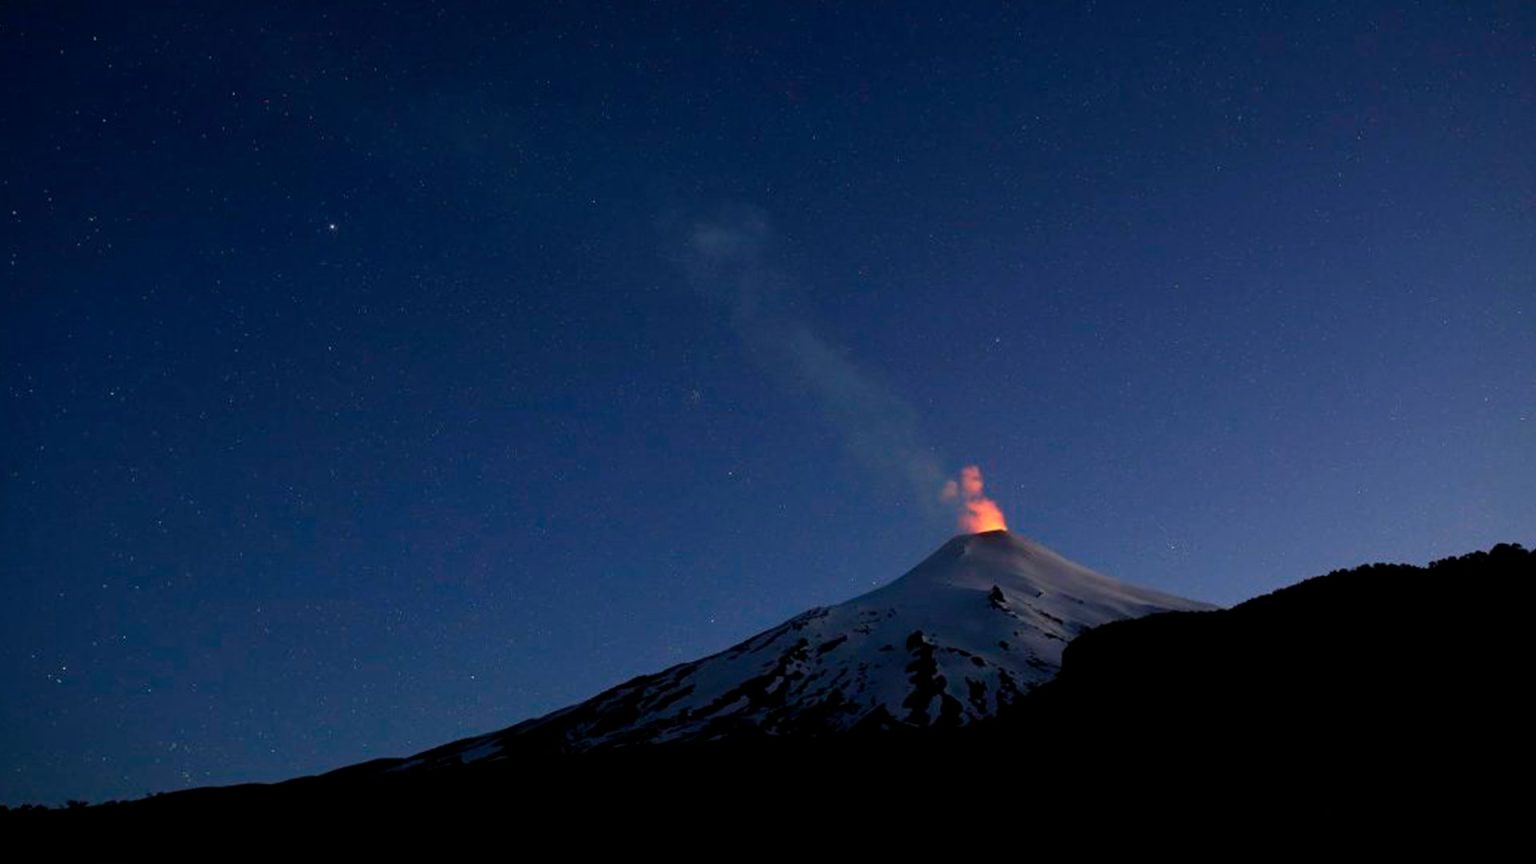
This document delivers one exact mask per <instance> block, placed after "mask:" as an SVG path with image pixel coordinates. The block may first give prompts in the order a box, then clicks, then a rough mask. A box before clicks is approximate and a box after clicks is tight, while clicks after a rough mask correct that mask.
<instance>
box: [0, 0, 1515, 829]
mask: <svg viewBox="0 0 1536 864" xmlns="http://www.w3.org/2000/svg"><path fill="white" fill-rule="evenodd" d="M1533 44H1536V7H1533V6H1532V5H1531V4H1528V3H1521V2H1503V3H1482V2H1468V3H1455V4H1448V3H1373V2H1361V3H1350V4H1338V3H1310V2H1296V3H1233V2H1221V3H1198V2H1197V3H1187V4H1173V5H1171V6H1169V5H1163V6H1157V7H1156V8H1155V9H1154V8H1153V7H1151V6H1148V4H1145V3H1105V2H1098V3H1042V4H993V3H973V4H972V3H962V4H938V5H937V6H936V5H935V4H933V3H931V2H917V3H905V2H884V3H850V4H837V5H836V6H835V7H831V8H820V7H813V6H811V5H809V4H791V5H790V6H788V7H786V6H785V5H783V4H768V3H763V4H742V3H701V4H670V3H658V4H641V3H619V4H601V3H590V4H589V3H560V4H550V5H549V6H547V7H541V6H539V5H537V4H532V3H514V4H507V3H473V2H455V3H443V4H439V3H401V2H392V3H387V4H386V3H377V4H373V3H370V4H356V5H354V4H346V3H309V2H305V3H282V2H273V3H261V4H234V3H220V4H206V3H146V4H105V3H50V2H12V3H6V4H5V5H4V7H3V8H0V77H3V80H5V81H6V82H7V84H6V86H5V88H3V91H0V225H3V231H0V255H3V260H0V274H3V275H0V279H3V283H0V284H3V293H0V297H3V300H0V302H3V306H0V383H3V388H0V401H3V404H0V470H3V473H0V484H3V486H0V693H3V694H4V697H3V699H0V802H6V803H11V804H15V803H19V802H23V801H44V802H57V801H62V800H63V799H65V798H82V799H91V800H102V799H106V798H125V797H127V798H131V797H138V796H140V795H142V794H145V793H147V792H151V791H161V790H169V789H175V788H180V787H183V786H186V785H193V784H207V783H228V782H236V781H246V780H277V779H281V778H285V777H289V776H293V775H296V774H302V773H309V772H314V771H318V770H323V769H328V768H331V767H336V766H339V765H342V764H346V763H349V762H354V761H359V760H363V759H368V758H372V757H377V756H386V755H404V754H408V753H410V752H413V751H416V750H420V749H423V748H426V747H429V746H432V745H436V744H439V743H442V742H444V741H447V740H450V739H452V738H455V737H458V736H463V735H467V734H471V733H478V732H484V731H488V730H491V729H496V728H501V727H503V726H506V725H509V724H511V723H513V722H515V721H518V720H521V719H524V718H526V717H529V716H532V715H535V714H538V713H541V712H544V711H547V710H551V709H554V708H557V707H560V706H562V705H565V704H568V703H570V702H572V701H574V700H577V699H580V698H583V697H585V696H588V695H591V694H592V693H594V692H596V691H597V690H599V689H601V688H603V687H605V686H608V685H611V684H614V683H617V682H618V681H620V680H623V679H625V678H628V677H630V676H632V675H635V674H639V673H643V672H649V671H655V670H656V669H658V668H661V667H663V666H666V665H668V664H671V663H674V662H678V661H682V660H685V659H690V658H693V657H695V656H697V655H701V654H704V653H708V652H711V651H714V650H718V649H720V648H722V647H725V646H726V645H728V644H731V643H733V642H734V641H736V640H739V639H741V638H744V637H746V636H748V635H750V634H751V633H753V632H756V631H758V630H760V629H762V628H764V627H767V626H770V625H772V624H775V623H777V622H779V621H780V620H782V619H784V618H786V617H788V616H790V615H792V614H795V613H797V612H799V611H801V610H803V609H805V608H807V607H809V606H812V605H816V604H821V603H831V602H836V601H840V600H843V599H846V598H848V597H850V596H852V595H854V594H857V593H860V592H862V591H864V590H867V589H869V588H870V587H872V586H874V585H877V584H880V583H883V582H885V581H888V580H890V579H892V578H894V577H896V576H898V575H900V574H901V573H902V572H903V571H904V570H905V569H906V568H907V567H909V566H911V565H912V564H914V563H916V562H917V561H918V560H920V559H921V558H922V557H923V556H925V555H926V554H927V553H928V552H930V551H931V550H932V549H933V548H935V547H936V546H938V545H939V544H940V543H942V542H943V541H944V540H945V539H947V537H948V536H949V535H950V533H952V531H953V526H952V524H951V522H950V521H949V519H950V517H949V516H948V515H946V514H945V513H944V512H943V508H942V507H941V506H936V503H935V502H936V500H937V494H938V489H937V482H938V480H941V479H942V476H939V477H938V479H934V478H935V476H936V475H935V471H937V472H940V473H941V474H943V475H952V474H953V472H955V471H957V470H959V468H960V467H961V466H963V465H966V464H970V463H976V464H979V465H980V466H982V469H983V471H984V472H985V477H986V481H987V490H988V492H989V493H990V494H991V495H992V496H993V497H995V498H996V499H997V501H998V502H999V503H1000V504H1001V506H1002V507H1003V509H1004V511H1005V512H1006V513H1007V515H1008V518H1009V521H1010V525H1011V527H1012V528H1013V529H1015V530H1017V531H1020V532H1022V533H1024V534H1026V535H1028V536H1031V537H1034V538H1037V539H1039V540H1041V541H1042V542H1044V543H1046V544H1047V545H1049V546H1051V547H1053V548H1055V549H1057V550H1058V551H1060V552H1061V553H1063V554H1064V555H1066V556H1068V557H1069V558H1072V559H1074V560H1077V561H1079V562H1080V563H1083V564H1085V565H1087V566H1090V567H1093V568H1095V569H1098V570H1101V571H1103V572H1105V573H1108V574H1111V575H1114V576H1118V577H1120V578H1124V579H1128V580H1131V581H1136V582H1140V583H1144V584H1147V585H1150V586H1153V587H1156V588H1160V589H1163V590H1168V591H1173V592H1177V593H1182V594H1185V595H1188V596H1191V597H1195V598H1199V599H1203V600H1209V601H1215V602H1221V603H1231V602H1235V601H1238V600H1241V599H1244V598H1246V597H1249V596H1252V595H1254V594H1256V593H1260V592H1264V591H1268V590H1272V589H1274V588H1276V587H1279V586H1281V585H1284V584H1288V583H1290V582H1294V581H1296V580H1298V579H1300V578H1303V577H1306V576H1309V575H1315V574H1318V573H1322V572H1326V571H1328V570H1330V569H1333V568H1336V567H1345V566H1352V565H1355V564H1359V563H1363V562H1367V561H1373V560H1394V561H1410V562H1423V561H1426V560H1429V559H1432V558H1436V557H1442V556H1446V555H1450V554H1457V553H1463V552H1468V551H1471V550H1473V549H1476V548H1486V547H1487V546H1489V545H1491V544H1492V543H1494V542H1498V541H1513V542H1522V543H1526V544H1527V545H1530V544H1531V543H1532V541H1533V540H1536V534H1533V531H1532V529H1533V527H1536V495H1533V494H1532V490H1533V489H1536V160H1533V159H1531V149H1530V148H1531V142H1532V141H1536V53H1533V51H1532V47H1531V46H1532V45H1533ZM930 480H933V484H932V485H931V488H930V486H928V485H925V484H928V483H929V481H930ZM930 492H931V493H932V494H931V495H930Z"/></svg>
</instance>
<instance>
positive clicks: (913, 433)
mask: <svg viewBox="0 0 1536 864" xmlns="http://www.w3.org/2000/svg"><path fill="white" fill-rule="evenodd" d="M686 232H687V236H686V252H685V254H684V255H683V256H682V261H681V263H682V265H683V267H684V270H685V271H686V272H687V274H688V277H689V281H690V282H691V283H692V285H693V287H694V289H695V290H697V291H698V292H699V293H700V294H701V295H703V296H704V297H706V298H707V299H709V300H710V301H712V302H713V303H715V304H717V305H719V306H721V307H723V308H724V309H725V310H726V312H727V313H728V315H729V317H730V321H731V326H732V328H733V329H734V330H735V332H736V334H737V336H738V337H739V338H740V340H741V342H742V345H743V347H744V348H745V350H746V352H747V353H748V354H749V355H751V356H752V357H753V358H754V359H756V360H757V361H758V362H759V363H760V364H762V365H763V366H765V367H766V368H767V369H768V371H769V372H770V373H771V374H774V375H776V376H779V377H781V378H783V379H785V380H786V382H787V383H788V384H790V385H791V386H793V387H796V388H797V389H803V390H804V391H806V392H807V393H809V394H810V396H811V397H812V398H813V399H814V401H815V402H816V404H817V406H818V407H819V409H820V411H821V413H822V415H823V416H824V417H825V418H826V419H827V421H828V422H829V423H830V424H831V425H832V427H833V428H834V429H835V430H836V431H837V432H838V433H839V435H840V436H841V438H842V441H843V444H844V446H845V447H846V448H847V450H848V452H849V454H850V455H851V456H852V457H853V458H854V459H855V460H856V461H857V462H859V463H860V464H862V465H864V466H865V467H866V468H868V469H870V470H871V471H873V472H875V473H876V474H877V475H879V476H881V477H883V478H885V479H887V480H889V481H892V482H894V483H896V484H897V485H899V486H902V487H906V488H907V489H908V490H909V491H910V493H911V495H910V499H911V501H912V502H913V503H914V504H915V505H917V506H918V507H920V508H921V509H922V510H924V511H925V513H926V515H929V516H933V517H938V516H940V515H941V511H940V510H939V509H938V508H937V507H935V506H934V503H933V502H934V498H935V492H936V491H937V490H939V489H940V488H941V487H942V486H943V484H944V477H945V472H944V469H943V465H942V461H941V460H940V459H939V458H938V456H937V455H936V454H935V452H934V450H933V448H932V447H930V446H928V445H927V443H926V442H925V441H924V439H923V437H922V435H921V433H920V431H919V424H918V422H917V412H916V411H914V410H913V409H912V407H911V406H910V405H909V404H907V403H906V402H905V401H904V400H902V399H901V398H900V397H898V396H896V395H895V394H893V393H892V392H890V390H888V389H887V388H886V387H885V386H884V385H883V384H882V383H881V382H880V381H879V379H878V378H877V377H875V376H874V375H872V374H871V373H869V372H867V371H865V370H864V369H861V368H860V367H859V366H858V365H857V364H855V363H854V362H853V361H852V360H850V359H849V358H848V357H847V355H846V353H845V352H844V351H843V350H841V349H840V348H839V347H838V346H837V345H835V344H834V343H833V342H831V341H830V340H828V339H827V338H826V337H824V336H823V335H822V334H820V333H818V332H816V330H815V328H813V327H812V326H811V325H810V324H809V323H808V322H806V321H805V320H803V319H802V318H801V317H800V316H797V315H795V314H794V313H793V312H792V311H791V310H790V309H788V308H787V306H786V299H785V292H786V289H787V288H789V287H791V284H790V282H789V281H788V278H787V277H786V276H785V274H784V273H783V272H782V271H781V270H780V269H779V267H778V266H776V264H775V262H774V260H773V257H772V254H771V249H770V246H771V241H772V232H771V230H770V227H769V224H768V221H767V219H766V218H764V216H763V215H762V214H761V213H760V212H758V211H756V210H750V209H744V210H740V211H737V212H735V213H733V214H730V215H729V216H727V217H725V218H722V219H718V220H714V221H699V222H693V223H691V224H688V225H687V226H686Z"/></svg>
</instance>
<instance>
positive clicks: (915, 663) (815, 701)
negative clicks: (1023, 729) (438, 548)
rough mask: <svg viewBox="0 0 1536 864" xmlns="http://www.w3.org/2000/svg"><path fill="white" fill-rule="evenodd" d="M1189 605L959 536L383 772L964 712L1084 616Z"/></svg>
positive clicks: (1017, 682) (1043, 551)
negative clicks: (669, 659)
mask: <svg viewBox="0 0 1536 864" xmlns="http://www.w3.org/2000/svg"><path fill="white" fill-rule="evenodd" d="M1201 608H1206V607H1205V606H1204V604H1200V603H1196V602H1194V601H1190V600H1185V599H1183V598H1179V597H1174V596H1171V595H1168V594H1162V593H1159V592H1156V591H1151V590H1148V589H1145V588H1139V587H1136V586H1133V585H1127V584H1125V583H1123V582H1119V581H1116V580H1114V579H1110V578H1109V577H1106V576H1102V575H1100V574H1098V573H1095V572H1093V571H1091V570H1088V569H1087V568H1084V567H1081V566H1079V565H1077V564H1074V563H1072V562H1070V561H1068V560H1066V559H1065V558H1062V557H1061V556H1060V555H1057V554H1056V553H1055V552H1052V551H1051V550H1049V549H1047V548H1045V547H1044V546H1041V545H1040V544H1038V543H1035V542H1033V541H1030V540H1027V539H1025V538H1023V537H1020V536H1018V535H1014V534H1010V533H1008V532H1006V531H991V532H987V533H983V534H968V535H962V536H959V537H956V538H954V539H952V540H950V541H949V542H948V543H946V544H944V546H942V547H940V548H939V550H938V551H937V552H935V553H933V554H932V555H931V556H929V557H928V559H927V560H925V561H923V562H922V563H921V564H919V565H917V566H916V567H914V568H913V569H912V570H911V571H909V572H908V573H907V574H906V575H904V576H902V577H901V578H900V579H897V580H896V581H895V582H892V583H890V584H889V585H886V586H884V587H882V588H880V589H878V590H875V591H872V592H870V593H868V594H865V595H863V596H860V597H856V598H854V599H853V600H849V601H848V602H846V603H841V604H839V605H836V606H829V607H822V608H817V609H812V610H810V611H808V612H805V613H803V614H801V615H798V616H796V617H795V618H792V619H790V620H789V621H786V622H784V623H783V624H781V625H779V626H777V627H774V628H772V629H770V630H767V631H764V632H763V633H760V634H758V635H756V636H753V637H752V638H750V639H748V640H746V641H745V642H742V643H741V644H739V645H736V646H735V647H732V648H730V649H727V650H726V651H722V652H720V653H719V654H714V655H712V656H709V657H705V658H703V659H701V660H696V661H692V662H688V663H682V664H679V665H677V666H673V667H672V668H670V669H667V670H665V671H663V672H660V673H657V674H654V675H646V676H642V677H639V678H635V679H634V680H631V681H628V682H626V683H624V684H621V685H619V686H617V687H614V688H613V689H611V690H608V691H606V692H604V693H601V694H599V695H598V696H596V697H594V698H592V699H590V700H588V701H586V702H583V703H580V704H578V705H575V706H572V707H569V708H566V709H563V710H561V711H556V712H554V713H553V714H549V715H547V716H545V717H541V718H537V719H534V720H530V721H528V722H525V723H522V724H519V725H517V726H513V727H511V728H510V729H506V730H503V731H501V732H496V733H492V734H490V735H484V736H479V737H476V738H470V739H466V740H463V741H458V742H455V743H453V744H449V745H446V746H444V747H440V748H437V749H435V750H431V751H427V752H426V753H422V754H420V755H418V756H416V757H414V758H412V759H410V760H408V761H407V762H406V763H405V764H403V765H401V766H399V767H398V768H397V769H395V770H410V769H413V768H419V767H424V766H433V765H443V764H455V763H460V762H476V761H479V760H482V759H485V760H495V759H500V758H506V757H507V756H508V755H509V754H510V753H511V752H512V751H511V749H509V748H511V746H512V745H514V744H516V745H518V747H517V750H518V751H519V752H526V748H527V747H529V746H535V747H543V748H548V749H551V750H556V751H564V750H585V749H593V748H604V747H611V746H617V745H623V744H631V743H638V742H647V743H662V742H673V741H689V740H710V739H715V738H720V737H725V736H733V737H734V736H740V735H743V734H746V735H763V734H766V735H807V734H809V735H815V734H822V733H828V732H841V731H848V730H853V729H863V728H892V727H914V728H927V727H956V726H964V725H969V724H971V723H974V722H975V721H976V720H978V719H981V718H985V717H990V716H993V715H994V714H996V713H997V711H998V710H999V709H1000V708H1002V707H1005V706H1007V705H1009V704H1011V703H1012V702H1014V701H1015V700H1017V699H1018V698H1019V697H1020V696H1022V695H1023V694H1024V693H1026V692H1028V691H1030V690H1031V689H1033V688H1034V687H1035V686H1037V685H1039V684H1040V683H1042V682H1045V681H1047V680H1050V679H1051V678H1052V677H1053V676H1054V675H1055V674H1056V671H1057V669H1058V668H1059V666H1060V661H1061V653H1062V649H1063V648H1064V647H1065V645H1066V644H1067V642H1068V641H1069V640H1071V639H1073V638H1074V637H1075V636H1077V635H1078V634H1079V633H1081V632H1083V631H1084V630H1086V629H1088V628H1090V627H1095V626H1097V625H1100V624H1104V623H1107V622H1109V621H1115V620H1119V619H1124V618H1136V617H1140V616H1143V615H1147V614H1149V613H1152V612H1159V611H1165V610H1195V609H1201Z"/></svg>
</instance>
